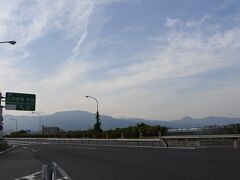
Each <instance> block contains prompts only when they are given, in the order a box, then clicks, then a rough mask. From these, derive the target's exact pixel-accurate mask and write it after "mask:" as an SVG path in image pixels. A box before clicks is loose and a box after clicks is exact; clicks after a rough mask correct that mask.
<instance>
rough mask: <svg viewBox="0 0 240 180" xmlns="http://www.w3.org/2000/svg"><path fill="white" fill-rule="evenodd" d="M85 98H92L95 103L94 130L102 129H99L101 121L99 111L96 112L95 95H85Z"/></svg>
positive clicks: (99, 130)
mask: <svg viewBox="0 0 240 180" xmlns="http://www.w3.org/2000/svg"><path fill="white" fill-rule="evenodd" d="M86 98H91V99H94V100H95V101H96V103H97V113H96V123H95V125H94V130H95V131H97V132H101V131H102V129H101V122H100V115H99V112H98V100H97V99H96V98H95V97H92V96H86Z"/></svg>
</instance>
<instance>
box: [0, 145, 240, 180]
mask: <svg viewBox="0 0 240 180" xmlns="http://www.w3.org/2000/svg"><path fill="white" fill-rule="evenodd" d="M52 162H56V163H57V164H58V165H59V166H60V167H61V168H62V169H63V170H64V171H65V172H66V173H67V174H68V175H69V176H70V177H71V178H72V179H73V180H135V179H136V180H140V179H144V180H150V179H157V180H171V179H174V180H175V179H177V180H179V179H183V180H188V179H194V180H197V179H201V180H208V179H209V180H210V179H211V180H212V179H218V180H219V179H224V180H226V179H231V180H234V179H236V180H239V179H240V150H239V149H237V150H235V149H233V148H201V149H170V148H168V149H167V148H166V149H165V148H141V147H104V146H91V145H67V144H65V145H64V144H57V145H54V144H20V145H18V147H17V148H15V149H14V150H12V151H10V152H7V153H6V154H4V155H2V156H0V179H1V180H12V179H16V178H20V177H23V176H27V175H30V174H33V173H35V172H39V171H41V169H42V165H43V164H50V163H52Z"/></svg>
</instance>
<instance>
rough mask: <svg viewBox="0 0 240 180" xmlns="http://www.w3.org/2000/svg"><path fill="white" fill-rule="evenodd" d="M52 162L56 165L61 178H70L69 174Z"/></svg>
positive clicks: (67, 179)
mask: <svg viewBox="0 0 240 180" xmlns="http://www.w3.org/2000/svg"><path fill="white" fill-rule="evenodd" d="M52 164H53V165H54V166H56V167H57V170H58V171H59V172H60V173H61V174H62V176H63V179H66V180H71V178H70V176H69V175H68V174H67V173H66V172H65V171H64V170H63V169H62V168H61V167H59V166H58V165H57V163H56V162H52Z"/></svg>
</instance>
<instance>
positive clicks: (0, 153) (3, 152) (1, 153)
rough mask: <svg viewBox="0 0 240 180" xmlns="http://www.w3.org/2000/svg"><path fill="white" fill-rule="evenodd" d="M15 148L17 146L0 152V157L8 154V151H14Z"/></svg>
mask: <svg viewBox="0 0 240 180" xmlns="http://www.w3.org/2000/svg"><path fill="white" fill-rule="evenodd" d="M16 147H17V146H15V145H14V146H12V147H10V148H8V149H7V150H5V151H2V152H0V156H1V155H3V154H5V153H6V152H8V151H10V150H12V149H14V148H16Z"/></svg>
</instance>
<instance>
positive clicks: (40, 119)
mask: <svg viewBox="0 0 240 180" xmlns="http://www.w3.org/2000/svg"><path fill="white" fill-rule="evenodd" d="M32 114H37V115H38V116H39V134H40V133H41V129H42V128H41V121H42V116H41V114H39V113H37V112H32Z"/></svg>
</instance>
